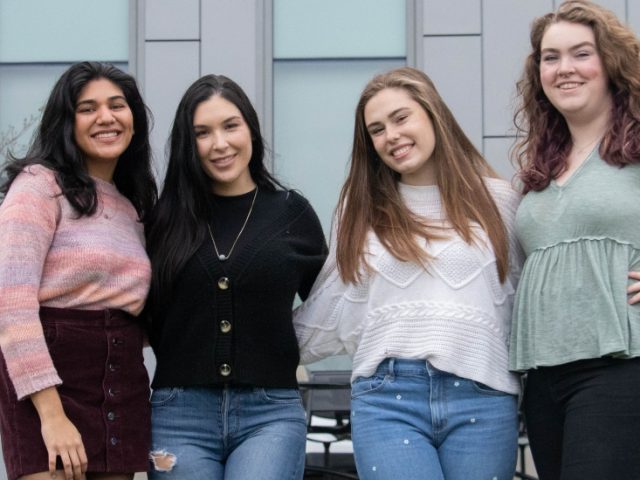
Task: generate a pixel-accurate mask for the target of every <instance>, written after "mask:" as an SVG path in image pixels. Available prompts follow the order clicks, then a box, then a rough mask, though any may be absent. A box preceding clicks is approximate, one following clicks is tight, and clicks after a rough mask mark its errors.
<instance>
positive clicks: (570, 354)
mask: <svg viewBox="0 0 640 480" xmlns="http://www.w3.org/2000/svg"><path fill="white" fill-rule="evenodd" d="M531 47H532V50H531V53H530V54H529V56H528V57H527V60H526V64H525V71H524V74H523V77H522V79H521V81H520V82H519V83H518V90H519V94H520V100H521V106H520V109H519V111H518V113H517V115H516V124H517V126H518V128H519V130H520V132H521V135H522V140H521V142H520V143H519V145H518V148H517V155H518V159H519V161H520V164H521V172H520V177H521V179H522V182H523V184H524V191H525V194H526V195H525V197H524V199H523V201H522V203H521V205H520V208H519V209H518V214H517V217H516V228H517V233H518V237H519V239H520V242H521V244H522V246H523V248H524V250H525V253H526V255H527V260H526V263H525V266H524V269H523V272H522V277H521V281H520V286H519V288H518V293H517V298H516V303H515V308H514V325H513V330H512V334H511V347H510V368H511V369H513V370H515V371H520V372H528V375H527V383H526V387H525V393H524V403H523V408H524V413H525V417H526V423H527V428H528V431H529V438H530V441H531V449H532V452H533V458H534V460H535V464H536V467H537V470H538V473H539V475H540V478H541V479H542V480H557V479H561V480H574V479H581V480H590V479H593V480H596V479H597V480H601V479H614V478H615V479H618V478H619V479H623V478H624V479H627V478H628V479H631V478H640V446H639V445H638V442H637V441H636V436H637V432H638V431H639V430H640V411H639V410H638V405H640V358H638V357H639V356H640V305H639V304H638V302H639V301H640V293H639V292H640V282H638V280H640V273H638V270H639V269H640V222H638V218H640V42H639V41H638V38H637V37H636V36H635V35H634V34H633V32H632V31H631V30H630V29H629V28H627V27H625V26H624V25H622V24H621V23H620V21H619V20H618V19H617V18H616V17H615V15H614V14H613V13H611V12H610V11H608V10H606V9H604V8H602V7H600V6H598V5H596V4H595V3H592V2H589V1H586V0H575V1H567V2H564V3H562V4H561V5H560V7H559V8H558V10H557V11H556V12H554V13H549V14H547V15H545V16H543V17H540V18H538V19H536V20H535V22H534V23H533V26H532V29H531Z"/></svg>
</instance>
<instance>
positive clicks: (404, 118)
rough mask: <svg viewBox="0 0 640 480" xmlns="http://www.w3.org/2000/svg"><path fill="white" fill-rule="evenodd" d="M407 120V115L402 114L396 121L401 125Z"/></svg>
mask: <svg viewBox="0 0 640 480" xmlns="http://www.w3.org/2000/svg"><path fill="white" fill-rule="evenodd" d="M407 118H409V115H407V114H406V113H403V114H402V115H398V118H396V121H397V122H398V123H402V122H404V121H405V120H406V119H407Z"/></svg>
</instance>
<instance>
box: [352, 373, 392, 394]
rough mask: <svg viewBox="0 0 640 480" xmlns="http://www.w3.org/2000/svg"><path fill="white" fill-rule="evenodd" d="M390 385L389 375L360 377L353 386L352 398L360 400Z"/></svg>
mask: <svg viewBox="0 0 640 480" xmlns="http://www.w3.org/2000/svg"><path fill="white" fill-rule="evenodd" d="M387 383H389V375H373V376H371V377H358V378H356V379H355V381H354V382H353V384H352V385H351V398H358V397H360V396H362V395H366V394H367V393H373V392H376V391H378V390H380V389H381V388H383V387H384V386H385V385H386V384H387Z"/></svg>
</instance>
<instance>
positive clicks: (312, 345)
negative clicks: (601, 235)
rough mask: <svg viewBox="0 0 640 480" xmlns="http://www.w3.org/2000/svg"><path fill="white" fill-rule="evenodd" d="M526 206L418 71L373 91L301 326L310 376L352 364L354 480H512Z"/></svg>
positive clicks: (361, 115)
mask: <svg viewBox="0 0 640 480" xmlns="http://www.w3.org/2000/svg"><path fill="white" fill-rule="evenodd" d="M519 200H520V197H519V195H518V194H517V193H516V192H515V191H514V190H513V189H512V188H511V187H510V185H509V183H508V182H506V181H504V180H500V179H498V178H497V175H496V174H495V172H494V171H493V169H492V168H491V167H490V166H489V165H488V163H487V162H486V161H485V159H484V158H483V157H482V156H481V155H480V153H478V151H477V150H476V149H475V147H474V146H473V145H472V143H471V142H470V141H469V139H468V138H467V136H466V135H465V134H464V132H463V131H462V129H461V128H460V126H459V125H458V123H457V122H456V120H455V119H454V117H453V115H452V114H451V112H450V111H449V109H448V108H447V106H446V105H445V103H444V102H443V100H442V98H441V97H440V95H439V94H438V92H437V91H436V89H435V87H434V85H433V84H432V82H431V80H430V79H429V78H428V77H427V76H426V75H425V74H424V73H423V72H421V71H419V70H416V69H413V68H400V69H396V70H392V71H390V72H387V73H383V74H381V75H378V76H376V77H374V78H373V79H372V80H371V81H370V82H369V83H368V84H367V86H366V87H365V89H364V91H363V93H362V95H361V97H360V101H359V103H358V106H357V108H356V115H355V132H354V142H353V149H352V154H351V170H350V172H349V176H348V178H347V181H346V183H345V185H344V186H343V188H342V192H341V195H340V201H339V205H338V209H337V214H336V219H335V221H334V225H333V232H332V242H331V248H330V253H329V258H328V260H327V262H326V264H325V266H324V267H323V270H322V272H321V273H320V275H319V277H318V280H317V281H316V283H315V285H314V287H313V289H312V292H311V295H310V297H309V299H308V300H307V301H306V302H305V303H304V304H303V305H302V306H301V307H300V308H299V309H298V310H297V311H296V313H295V315H294V321H295V324H296V328H297V333H298V340H299V343H300V346H301V351H302V352H301V355H302V360H303V362H311V361H314V360H318V359H320V358H322V357H326V356H328V355H334V354H339V353H343V352H347V353H349V354H350V355H352V356H353V375H352V418H351V420H352V427H353V444H354V451H355V457H356V463H357V468H358V474H359V475H360V478H362V479H365V480H366V479H370V478H371V479H373V478H376V479H391V478H402V479H403V480H412V479H423V478H429V479H444V478H446V479H447V480H458V479H459V480H462V479H465V480H467V479H469V478H512V477H513V473H514V470H515V461H516V443H517V395H518V393H519V381H518V377H517V375H515V374H512V373H509V371H508V369H507V338H508V336H509V331H510V322H511V305H512V296H513V293H514V288H515V285H516V283H517V278H518V274H519V264H520V261H519V249H518V246H517V242H516V240H515V237H514V234H513V229H512V224H513V218H514V215H515V211H516V208H517V205H518V203H519Z"/></svg>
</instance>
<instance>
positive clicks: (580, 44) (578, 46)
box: [540, 42, 596, 53]
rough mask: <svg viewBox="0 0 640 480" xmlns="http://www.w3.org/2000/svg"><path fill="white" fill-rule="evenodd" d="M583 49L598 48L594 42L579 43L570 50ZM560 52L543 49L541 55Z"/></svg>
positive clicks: (553, 49) (555, 49) (554, 49)
mask: <svg viewBox="0 0 640 480" xmlns="http://www.w3.org/2000/svg"><path fill="white" fill-rule="evenodd" d="M583 47H593V48H595V47H596V46H595V45H594V44H593V43H592V42H582V43H579V44H577V45H574V46H573V47H570V48H569V50H578V49H579V48H583ZM557 51H559V49H557V48H543V49H542V50H541V51H540V53H543V52H557Z"/></svg>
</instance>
